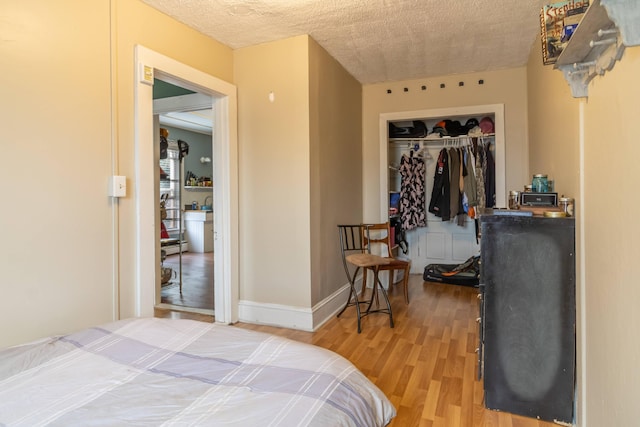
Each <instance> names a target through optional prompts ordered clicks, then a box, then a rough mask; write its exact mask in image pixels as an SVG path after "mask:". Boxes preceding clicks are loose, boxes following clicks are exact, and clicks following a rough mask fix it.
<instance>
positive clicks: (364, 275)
mask: <svg viewBox="0 0 640 427" xmlns="http://www.w3.org/2000/svg"><path fill="white" fill-rule="evenodd" d="M367 272H368V270H367V269H366V268H363V269H362V288H361V289H360V298H364V292H365V291H366V290H367Z"/></svg>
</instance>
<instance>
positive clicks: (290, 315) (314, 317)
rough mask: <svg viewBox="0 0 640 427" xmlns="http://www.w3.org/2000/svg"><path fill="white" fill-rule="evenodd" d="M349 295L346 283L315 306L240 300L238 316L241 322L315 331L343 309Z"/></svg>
mask: <svg viewBox="0 0 640 427" xmlns="http://www.w3.org/2000/svg"><path fill="white" fill-rule="evenodd" d="M348 297H349V284H346V285H343V286H342V287H341V288H340V289H338V290H337V291H335V292H334V293H333V294H331V295H329V296H328V297H327V298H325V299H324V300H322V301H321V302H319V303H318V304H316V305H315V306H314V307H313V308H306V307H293V306H287V305H280V304H266V303H257V302H253V301H247V300H240V302H239V303H238V306H239V310H238V317H239V319H240V321H241V322H246V323H253V324H258V325H269V326H277V327H281V328H289V329H297V330H301V331H308V332H313V331H315V330H317V329H318V328H319V327H320V326H322V325H323V324H324V323H326V322H327V321H328V320H329V319H331V318H332V317H333V316H335V315H336V314H337V313H338V312H339V311H340V310H342V307H344V304H345V303H346V301H347V298H348Z"/></svg>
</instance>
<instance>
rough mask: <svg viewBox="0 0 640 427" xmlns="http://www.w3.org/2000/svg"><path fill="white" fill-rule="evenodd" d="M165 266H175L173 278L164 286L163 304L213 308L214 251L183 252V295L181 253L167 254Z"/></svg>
mask: <svg viewBox="0 0 640 427" xmlns="http://www.w3.org/2000/svg"><path fill="white" fill-rule="evenodd" d="M163 266H164V267H171V268H173V276H172V278H171V280H170V281H169V283H168V284H167V285H165V286H163V287H162V296H161V302H162V303H163V304H171V305H178V306H182V307H191V308H198V309H207V310H213V252H207V253H195V252H183V253H182V295H180V285H179V279H180V277H179V275H180V257H179V255H178V254H174V255H169V256H167V258H166V259H165V261H164V263H163Z"/></svg>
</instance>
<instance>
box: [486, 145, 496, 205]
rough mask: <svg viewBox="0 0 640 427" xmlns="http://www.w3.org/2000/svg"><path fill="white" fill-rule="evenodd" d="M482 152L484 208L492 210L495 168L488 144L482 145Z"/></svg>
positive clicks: (494, 196) (494, 203) (494, 202)
mask: <svg viewBox="0 0 640 427" xmlns="http://www.w3.org/2000/svg"><path fill="white" fill-rule="evenodd" d="M484 152H485V157H486V162H485V165H486V167H485V170H486V174H485V177H484V186H485V187H484V188H485V190H484V192H485V197H486V199H487V203H486V206H487V207H488V208H492V207H494V206H495V205H496V166H495V162H494V160H493V153H491V145H490V144H489V143H487V144H485V145H484Z"/></svg>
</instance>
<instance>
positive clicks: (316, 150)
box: [309, 38, 362, 306]
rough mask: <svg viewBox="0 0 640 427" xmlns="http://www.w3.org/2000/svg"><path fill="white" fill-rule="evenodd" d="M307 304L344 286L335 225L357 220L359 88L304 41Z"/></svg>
mask: <svg viewBox="0 0 640 427" xmlns="http://www.w3.org/2000/svg"><path fill="white" fill-rule="evenodd" d="M309 77H310V78H309V91H310V114H311V120H310V146H311V153H310V161H311V163H310V167H311V234H310V235H311V305H312V306H313V305H315V304H317V303H319V302H321V301H322V300H323V299H324V298H326V297H328V296H330V295H331V294H332V293H333V292H335V291H336V290H338V288H339V287H340V286H342V285H344V284H345V283H346V281H347V279H346V276H345V273H344V269H343V268H342V260H341V258H340V252H339V242H338V232H337V228H336V225H337V224H344V223H356V224H357V223H359V222H361V221H362V127H361V123H362V86H361V85H360V83H359V82H358V81H357V80H356V79H354V78H353V77H352V76H351V75H350V74H349V73H347V72H346V71H345V70H344V68H342V66H341V65H340V64H338V62H337V61H336V60H335V59H333V58H332V57H331V56H330V55H329V54H328V53H327V52H326V51H325V50H324V49H323V48H322V47H321V46H320V45H318V43H316V42H315V41H314V40H313V39H311V38H309Z"/></svg>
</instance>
